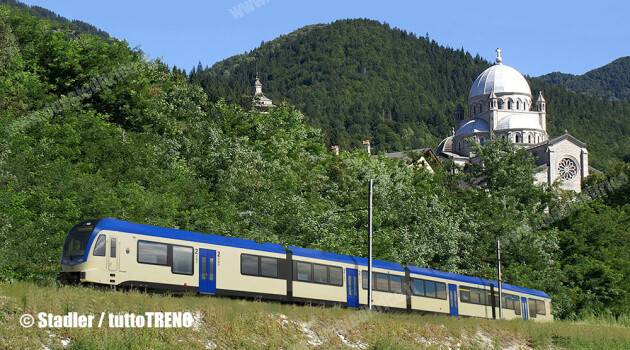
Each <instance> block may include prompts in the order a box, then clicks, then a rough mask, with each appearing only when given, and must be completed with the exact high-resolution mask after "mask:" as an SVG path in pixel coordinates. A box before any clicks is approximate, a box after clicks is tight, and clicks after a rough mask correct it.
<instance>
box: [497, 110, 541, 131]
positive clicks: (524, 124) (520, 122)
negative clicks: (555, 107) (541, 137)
mask: <svg viewBox="0 0 630 350" xmlns="http://www.w3.org/2000/svg"><path fill="white" fill-rule="evenodd" d="M512 129H534V130H542V126H540V122H539V121H538V114H524V113H520V114H510V115H507V116H505V117H502V118H501V119H500V120H499V122H498V123H497V127H496V130H512Z"/></svg>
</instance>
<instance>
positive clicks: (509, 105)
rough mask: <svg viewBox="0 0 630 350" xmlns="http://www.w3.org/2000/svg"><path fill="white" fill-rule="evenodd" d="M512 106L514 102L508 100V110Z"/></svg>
mask: <svg viewBox="0 0 630 350" xmlns="http://www.w3.org/2000/svg"><path fill="white" fill-rule="evenodd" d="M513 105H514V101H512V100H508V109H512V108H514V106H513Z"/></svg>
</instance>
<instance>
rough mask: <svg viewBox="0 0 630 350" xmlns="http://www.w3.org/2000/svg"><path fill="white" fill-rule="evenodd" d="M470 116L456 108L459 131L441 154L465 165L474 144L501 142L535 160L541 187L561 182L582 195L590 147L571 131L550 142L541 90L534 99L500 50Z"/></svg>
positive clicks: (473, 96)
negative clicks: (514, 146) (510, 145)
mask: <svg viewBox="0 0 630 350" xmlns="http://www.w3.org/2000/svg"><path fill="white" fill-rule="evenodd" d="M468 111H469V113H468V115H464V109H463V108H462V107H461V106H459V107H458V108H457V110H456V111H455V115H454V117H455V120H456V122H457V125H458V127H457V130H456V131H454V132H453V134H452V135H451V136H449V137H447V138H445V139H444V140H443V141H442V142H441V143H440V144H439V145H438V147H437V151H436V153H437V154H438V155H440V156H443V157H447V158H449V159H452V160H453V161H454V162H455V163H456V164H458V165H462V166H463V165H465V164H466V163H468V162H471V161H474V158H475V155H474V154H473V153H472V149H471V145H470V143H469V142H477V143H480V144H483V143H485V142H487V141H489V140H495V139H499V138H501V139H504V140H508V141H509V142H511V143H514V144H515V145H517V146H518V147H523V148H525V149H527V151H529V152H530V153H531V154H532V155H533V156H534V159H535V164H536V175H535V179H536V182H538V183H546V184H549V185H551V184H553V183H555V182H556V181H559V183H560V187H561V188H564V189H567V190H573V191H576V192H580V188H581V184H582V181H584V179H585V178H586V177H587V176H588V174H589V165H588V151H587V149H586V144H584V143H583V142H581V141H579V140H578V139H576V138H575V137H573V136H572V135H570V134H569V133H568V132H566V131H565V133H564V134H563V135H560V136H558V137H554V138H550V137H549V134H548V133H547V113H546V101H545V98H544V97H543V94H542V91H539V92H538V94H537V95H536V97H535V98H534V96H533V95H532V92H531V90H530V87H529V84H528V83H527V80H525V78H524V77H523V75H522V74H521V73H519V72H518V71H517V70H516V69H514V68H512V67H510V66H508V65H505V64H503V57H502V53H501V49H497V57H496V63H495V64H494V65H493V66H491V67H489V68H488V69H486V70H485V71H483V72H482V73H481V74H479V76H478V77H477V79H475V81H474V83H473V84H472V87H471V88H470V93H469V95H468Z"/></svg>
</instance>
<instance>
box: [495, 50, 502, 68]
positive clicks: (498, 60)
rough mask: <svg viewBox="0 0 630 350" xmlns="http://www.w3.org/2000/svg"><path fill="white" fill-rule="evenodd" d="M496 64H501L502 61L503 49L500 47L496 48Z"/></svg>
mask: <svg viewBox="0 0 630 350" xmlns="http://www.w3.org/2000/svg"><path fill="white" fill-rule="evenodd" d="M496 62H497V64H502V63H503V50H501V48H500V47H499V48H497V60H496Z"/></svg>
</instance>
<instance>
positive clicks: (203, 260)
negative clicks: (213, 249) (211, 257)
mask: <svg viewBox="0 0 630 350" xmlns="http://www.w3.org/2000/svg"><path fill="white" fill-rule="evenodd" d="M201 279H202V280H204V281H205V279H206V257H205V256H202V257H201Z"/></svg>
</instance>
